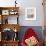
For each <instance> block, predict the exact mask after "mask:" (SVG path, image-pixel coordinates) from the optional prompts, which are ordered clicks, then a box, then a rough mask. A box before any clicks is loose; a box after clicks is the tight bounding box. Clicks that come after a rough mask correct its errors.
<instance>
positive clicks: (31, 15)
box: [25, 7, 36, 20]
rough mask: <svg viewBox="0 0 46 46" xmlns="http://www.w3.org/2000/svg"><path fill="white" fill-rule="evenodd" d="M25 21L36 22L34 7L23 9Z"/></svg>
mask: <svg viewBox="0 0 46 46" xmlns="http://www.w3.org/2000/svg"><path fill="white" fill-rule="evenodd" d="M25 20H36V8H35V7H28V8H25Z"/></svg>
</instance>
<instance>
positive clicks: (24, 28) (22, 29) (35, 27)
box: [19, 26, 43, 43]
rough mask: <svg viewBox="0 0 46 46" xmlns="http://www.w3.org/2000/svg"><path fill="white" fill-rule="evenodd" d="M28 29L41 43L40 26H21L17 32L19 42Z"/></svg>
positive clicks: (41, 32) (41, 33) (41, 31)
mask: <svg viewBox="0 0 46 46" xmlns="http://www.w3.org/2000/svg"><path fill="white" fill-rule="evenodd" d="M28 28H32V29H33V30H34V31H35V32H36V34H37V37H38V39H39V41H40V42H41V43H42V42H43V30H42V26H21V28H20V31H19V39H20V41H21V40H22V38H23V35H24V33H25V32H26V30H27V29H28Z"/></svg>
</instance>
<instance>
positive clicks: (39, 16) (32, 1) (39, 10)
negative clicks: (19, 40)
mask: <svg viewBox="0 0 46 46" xmlns="http://www.w3.org/2000/svg"><path fill="white" fill-rule="evenodd" d="M14 1H15V0H9V1H8V0H0V6H2V7H4V6H5V7H7V6H8V7H9V6H15V3H14ZM17 3H18V4H17V6H19V7H20V12H19V13H20V14H19V15H20V17H19V24H20V25H21V26H43V6H42V0H17ZM27 7H35V8H36V20H29V21H27V20H25V8H27ZM9 20H10V19H9Z"/></svg>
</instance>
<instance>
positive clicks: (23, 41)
mask: <svg viewBox="0 0 46 46" xmlns="http://www.w3.org/2000/svg"><path fill="white" fill-rule="evenodd" d="M32 36H35V37H36V36H37V35H36V33H35V32H34V30H33V29H32V28H29V29H27V31H26V32H25V35H24V37H23V39H22V43H21V45H22V46H26V43H25V39H28V38H29V37H32ZM36 46H41V45H40V44H39V43H38V44H36Z"/></svg>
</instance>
